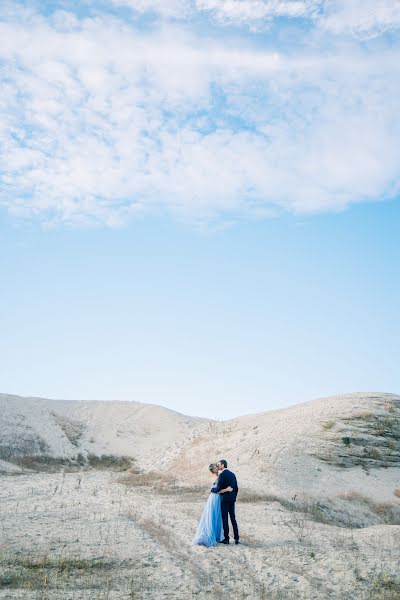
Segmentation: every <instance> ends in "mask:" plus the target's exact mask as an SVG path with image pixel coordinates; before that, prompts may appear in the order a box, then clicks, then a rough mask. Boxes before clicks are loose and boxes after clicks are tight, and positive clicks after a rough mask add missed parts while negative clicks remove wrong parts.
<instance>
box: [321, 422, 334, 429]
mask: <svg viewBox="0 0 400 600" xmlns="http://www.w3.org/2000/svg"><path fill="white" fill-rule="evenodd" d="M334 426H335V421H327V422H326V423H324V424H323V428H324V429H325V430H327V431H329V430H330V429H332V428H333V427H334Z"/></svg>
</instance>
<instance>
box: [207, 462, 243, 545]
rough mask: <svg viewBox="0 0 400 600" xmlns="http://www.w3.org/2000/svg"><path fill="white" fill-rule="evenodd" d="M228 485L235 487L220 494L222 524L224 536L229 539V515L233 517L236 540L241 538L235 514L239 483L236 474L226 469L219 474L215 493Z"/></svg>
mask: <svg viewBox="0 0 400 600" xmlns="http://www.w3.org/2000/svg"><path fill="white" fill-rule="evenodd" d="M228 486H231V487H232V488H233V491H232V492H225V493H224V494H220V496H221V512H222V524H223V527H224V538H225V540H229V522H228V515H229V516H230V518H231V523H232V528H233V536H234V538H235V540H239V530H238V526H237V523H236V516H235V502H236V497H237V495H238V491H239V488H238V484H237V480H236V475H235V474H234V473H232V471H229V470H228V469H224V470H223V471H221V473H220V474H219V477H218V480H217V485H216V486H215V488H214V489H213V490H211V491H212V492H214V493H216V494H217V493H218V492H219V491H220V490H224V489H225V488H227V487H228Z"/></svg>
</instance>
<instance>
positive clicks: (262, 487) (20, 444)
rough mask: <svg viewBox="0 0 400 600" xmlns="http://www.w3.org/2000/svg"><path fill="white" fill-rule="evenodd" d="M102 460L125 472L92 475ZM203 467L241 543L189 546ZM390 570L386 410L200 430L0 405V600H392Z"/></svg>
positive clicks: (394, 438)
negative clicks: (125, 465)
mask: <svg viewBox="0 0 400 600" xmlns="http://www.w3.org/2000/svg"><path fill="white" fill-rule="evenodd" d="M102 454H105V455H109V456H111V457H122V456H128V457H129V460H132V465H133V466H132V468H131V470H130V472H128V473H125V474H123V473H116V472H113V471H110V470H108V471H98V470H94V469H91V468H90V467H89V465H90V464H93V463H91V462H90V460H89V459H90V456H91V455H92V456H97V457H98V456H100V455H102ZM32 457H33V458H34V459H35V460H36V459H37V457H39V458H40V459H41V460H42V461H43V462H41V463H39V464H38V465H37V464H36V465H35V464H33V463H32V462H30V461H31V460H32ZM218 458H226V459H227V460H228V461H229V463H230V467H231V468H232V469H233V470H234V471H235V472H236V473H237V475H238V479H239V488H240V492H239V499H238V504H237V513H238V521H239V525H240V529H241V534H242V542H243V543H242V545H241V546H239V547H235V546H234V545H231V546H229V547H225V546H222V547H221V546H218V547H217V548H210V549H206V548H199V547H194V546H193V545H192V544H191V540H192V538H193V535H194V533H195V531H196V526H197V523H198V519H199V517H200V514H201V511H202V509H203V506H204V504H205V502H206V499H207V494H208V490H209V486H210V483H211V482H210V477H209V473H208V469H207V467H208V464H209V463H210V462H211V461H214V460H216V459H218ZM21 459H23V460H22V462H21ZM60 459H62V460H63V461H64V463H63V464H61V462H60ZM65 460H67V461H69V462H68V464H66V463H65ZM24 461H25V462H24ZM52 461H53V462H52ZM17 463H19V465H20V466H18V464H17ZM37 468H39V469H42V468H48V469H50V470H53V471H55V472H46V473H44V472H35V471H34V470H32V469H37ZM71 468H72V469H75V472H64V473H63V472H62V471H60V469H64V470H65V469H67V471H68V469H71ZM152 471H155V472H156V473H155V474H153V473H152ZM399 564H400V397H399V396H396V395H393V394H383V393H373V392H371V393H359V394H348V395H343V396H335V397H332V398H323V399H320V400H315V401H312V402H307V403H303V404H298V405H296V406H293V407H290V408H287V409H283V410H277V411H270V412H266V413H262V414H259V415H249V416H244V417H239V418H237V419H233V420H231V421H227V422H215V421H207V420H204V419H196V418H193V417H186V416H184V415H180V414H178V413H175V412H173V411H169V410H167V409H164V408H161V407H157V406H147V405H141V404H139V403H129V402H68V401H52V400H44V399H34V398H28V399H27V398H20V397H17V396H7V395H4V394H3V395H2V394H0V598H10V599H14V598H15V599H16V598H18V599H25V598H26V599H33V598H35V599H36V598H49V599H52V598H54V599H57V600H58V599H61V598H66V599H72V598H76V599H80V598H85V599H86V598H87V599H96V598H98V599H105V598H110V599H114V598H115V599H116V598H118V599H119V598H121V599H125V598H126V599H128V598H137V599H142V600H150V599H151V600H153V599H154V600H157V599H158V598H159V599H163V598H165V599H167V598H171V599H172V598H174V599H177V600H186V599H191V598H199V599H203V598H204V599H206V598H215V599H218V598H221V599H223V598H229V599H235V600H236V599H237V600H241V599H244V598H247V599H250V600H253V599H254V600H261V599H263V600H276V599H282V600H284V599H295V598H296V599H297V598H298V599H304V600H308V599H314V598H315V599H320V600H325V599H327V598H334V599H336V598H337V599H338V600H339V599H348V600H353V599H354V600H364V599H365V600H395V599H397V600H399V599H400V576H399V568H398V565H399Z"/></svg>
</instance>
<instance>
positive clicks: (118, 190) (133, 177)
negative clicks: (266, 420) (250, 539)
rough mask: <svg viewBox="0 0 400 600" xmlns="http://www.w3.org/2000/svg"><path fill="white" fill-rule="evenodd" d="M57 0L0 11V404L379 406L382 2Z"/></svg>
mask: <svg viewBox="0 0 400 600" xmlns="http://www.w3.org/2000/svg"><path fill="white" fill-rule="evenodd" d="M75 4H76V3H74V2H67V1H63V2H62V1H54V2H51V3H47V4H46V3H42V2H41V3H36V2H20V3H18V2H13V3H9V4H7V3H4V5H3V4H2V8H1V9H0V80H1V84H2V96H1V101H0V140H1V148H2V151H1V155H0V278H1V279H0V280H1V294H0V315H1V317H0V327H1V331H2V335H1V336H0V364H1V371H0V388H1V391H4V392H9V393H16V394H23V395H40V396H48V397H55V398H71V399H73V398H75V399H125V400H128V399H132V400H137V401H143V402H154V403H158V404H163V405H165V406H168V407H170V408H173V409H176V410H179V411H181V412H185V413H189V414H197V415H202V416H211V417H215V418H223V417H232V416H235V415H238V414H244V413H246V412H255V411H262V410H268V409H270V408H275V407H281V406H286V405H288V404H293V403H295V402H298V401H303V400H307V399H311V398H315V397H318V396H322V395H330V394H335V393H341V392H349V391H360V390H366V391H368V390H375V391H393V392H398V391H399V389H400V385H399V383H400V381H399V375H398V368H397V365H398V362H399V347H398V340H399V334H400V324H399V319H398V306H399V300H400V298H399V295H400V294H399V292H400V284H399V281H400V278H399V275H400V273H399V270H400V268H399V260H398V259H399V241H398V235H397V232H398V230H399V218H400V208H399V203H398V195H399V164H400V163H399V144H398V139H399V129H400V122H399V118H398V109H397V106H398V97H399V91H400V89H399V88H400V85H399V84H400V76H399V73H398V69H397V63H398V57H399V39H398V28H399V27H400V9H399V5H398V3H396V2H394V1H393V2H391V1H389V0H387V1H385V2H382V3H379V4H377V3H375V2H370V1H367V0H365V1H364V2H362V3H361V2H359V1H358V0H348V1H347V2H346V3H344V2H341V1H339V0H334V1H330V2H329V3H328V2H324V0H307V1H304V2H302V1H296V2H295V1H289V0H288V1H286V2H273V1H272V0H271V1H266V0H265V1H264V0H236V1H235V0H229V1H228V0H226V1H225V0H219V1H217V0H171V1H170V2H168V1H164V2H160V1H157V0H148V1H144V0H114V1H113V2H111V3H107V5H106V3H101V2H96V1H91V2H82V3H80V4H79V10H78V12H77V9H76V7H75V6H74V5H75Z"/></svg>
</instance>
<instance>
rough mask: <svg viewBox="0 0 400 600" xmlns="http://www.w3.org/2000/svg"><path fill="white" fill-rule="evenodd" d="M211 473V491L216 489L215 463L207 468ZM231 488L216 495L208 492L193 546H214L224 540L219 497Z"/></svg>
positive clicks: (216, 469)
mask: <svg viewBox="0 0 400 600" xmlns="http://www.w3.org/2000/svg"><path fill="white" fill-rule="evenodd" d="M209 469H210V471H211V473H212V474H213V475H214V477H215V481H214V483H213V486H212V488H211V490H212V489H213V488H215V487H217V482H218V473H219V471H218V467H217V465H216V464H215V463H211V465H210V466H209ZM231 491H232V488H231V487H230V486H229V487H227V488H225V489H224V490H221V491H220V492H218V494H216V493H212V492H210V495H209V496H208V500H207V503H206V505H205V507H204V510H203V514H202V515H201V518H200V523H199V526H198V528H197V532H196V535H195V537H194V539H193V544H198V545H200V546H216V545H217V543H218V542H220V541H221V540H223V539H224V535H223V531H222V515H221V496H220V494H224V493H225V492H231Z"/></svg>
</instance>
